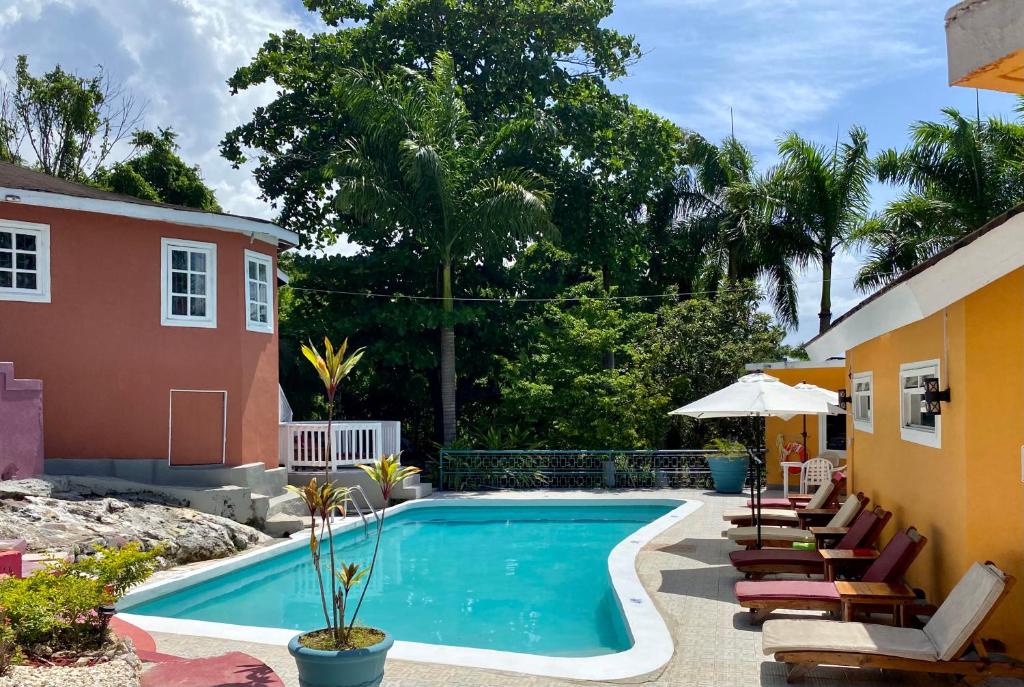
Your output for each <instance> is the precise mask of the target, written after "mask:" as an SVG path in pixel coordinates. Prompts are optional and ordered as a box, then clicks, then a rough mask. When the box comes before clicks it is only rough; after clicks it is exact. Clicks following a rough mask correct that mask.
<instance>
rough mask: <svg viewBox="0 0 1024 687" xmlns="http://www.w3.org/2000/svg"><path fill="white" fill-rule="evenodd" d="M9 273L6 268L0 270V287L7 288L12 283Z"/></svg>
mask: <svg viewBox="0 0 1024 687" xmlns="http://www.w3.org/2000/svg"><path fill="white" fill-rule="evenodd" d="M11 279H12V277H11V273H10V272H9V271H7V270H0V289H9V288H11V285H12V284H13V283H14V282H13V281H11Z"/></svg>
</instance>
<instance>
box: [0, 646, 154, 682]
mask: <svg viewBox="0 0 1024 687" xmlns="http://www.w3.org/2000/svg"><path fill="white" fill-rule="evenodd" d="M141 675H142V664H141V663H140V662H139V659H138V657H137V656H136V655H135V654H134V653H131V654H125V655H122V656H120V657H118V658H115V659H113V660H111V661H107V662H106V663H100V664H99V665H95V666H90V667H88V668H29V667H26V666H15V667H14V668H12V669H11V672H10V675H7V676H6V677H0V687H139V680H140V676H141Z"/></svg>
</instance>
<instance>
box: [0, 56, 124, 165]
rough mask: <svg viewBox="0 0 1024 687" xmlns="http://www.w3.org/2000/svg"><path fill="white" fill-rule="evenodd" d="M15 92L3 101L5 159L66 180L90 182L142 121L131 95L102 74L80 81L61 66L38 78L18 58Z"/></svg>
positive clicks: (0, 155)
mask: <svg viewBox="0 0 1024 687" xmlns="http://www.w3.org/2000/svg"><path fill="white" fill-rule="evenodd" d="M9 81H10V82H11V83H12V86H11V88H9V89H5V90H4V91H3V93H2V95H0V159H3V160H6V161H8V162H17V163H21V162H24V161H25V160H23V159H22V155H23V153H24V152H27V151H28V150H30V151H31V153H32V158H31V159H29V160H27V162H28V163H29V164H32V165H34V166H36V167H38V168H39V169H40V170H41V171H43V172H45V173H47V174H51V175H53V176H56V177H60V178H62V179H71V180H73V181H85V180H88V179H89V178H90V177H91V176H92V174H93V173H94V172H95V170H96V169H98V168H99V167H100V166H101V165H102V164H103V162H104V160H105V159H106V158H107V156H108V155H110V152H111V151H112V149H113V148H114V146H115V145H116V144H117V143H118V142H119V141H121V140H122V139H124V138H125V137H127V136H128V135H129V133H130V132H131V130H132V128H133V127H134V125H135V124H136V123H137V122H138V120H139V118H140V112H139V109H138V108H137V107H136V105H135V103H134V101H133V99H132V97H131V95H130V94H125V93H123V92H122V91H121V89H120V88H119V87H118V86H117V84H114V83H112V82H111V81H110V80H109V79H108V78H107V76H106V75H105V74H104V73H103V71H102V69H101V70H100V71H99V72H98V73H97V74H96V75H95V76H91V77H81V76H78V75H77V74H74V73H71V72H68V71H65V70H64V69H62V68H61V67H60V65H57V66H56V67H54V68H53V69H52V70H50V71H49V72H46V73H45V74H43V75H42V76H34V75H33V74H32V73H31V72H30V71H29V67H28V58H27V57H26V56H25V55H19V56H18V59H17V63H16V65H15V69H14V73H13V74H11V75H10V77H9Z"/></svg>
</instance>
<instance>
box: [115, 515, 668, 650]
mask: <svg viewBox="0 0 1024 687" xmlns="http://www.w3.org/2000/svg"><path fill="white" fill-rule="evenodd" d="M679 505H681V502H675V503H674V504H673V505H646V504H645V505H637V504H629V503H628V502H626V503H625V504H622V505H614V504H611V503H609V504H607V505H604V504H600V505H590V506H564V505H521V506H504V505H502V506H465V505H451V506H449V505H444V506H440V507H434V508H411V509H407V510H404V511H400V512H398V513H395V514H393V515H389V516H388V518H387V521H386V524H385V527H384V538H383V543H382V545H381V555H380V557H379V559H378V564H377V572H376V573H375V575H374V579H373V580H372V581H371V582H370V589H369V592H368V593H367V597H366V602H365V603H364V606H363V610H362V612H361V614H360V622H361V624H367V625H373V626H376V627H382V628H385V629H387V630H388V631H389V632H390V633H391V634H392V635H394V637H395V638H396V639H400V640H406V641H414V642H424V643H428V644H446V645H453V646H464V647H476V648H483V649H495V650H499V651H515V652H522V653H530V654H539V655H545V656H596V655H601V654H609V653H615V652H618V651H623V650H625V649H628V648H629V647H630V646H631V640H630V638H629V635H628V633H627V631H626V626H625V621H624V619H623V617H622V613H621V611H620V609H619V607H618V604H617V603H616V601H615V597H614V592H613V591H612V588H611V581H610V579H609V574H608V555H609V553H611V550H612V549H613V548H614V547H615V545H616V544H618V543H619V542H620V541H622V540H623V539H625V538H626V537H628V536H629V535H630V534H631V533H633V532H635V531H636V530H638V529H639V528H640V527H642V526H644V525H646V524H648V523H650V522H652V521H654V520H656V519H657V518H659V517H661V516H662V515H665V514H666V513H668V512H669V511H671V510H673V509H674V508H675V507H677V506H679ZM373 533H374V531H373V527H372V526H371V528H370V536H367V535H365V534H364V531H363V528H362V527H359V528H358V529H356V530H353V531H349V532H344V533H341V534H338V535H336V536H335V547H336V552H337V557H338V559H339V560H345V561H354V562H360V563H362V562H369V559H370V555H371V552H372V545H373V537H372V535H373ZM324 550H325V552H326V546H325V547H324ZM325 557H326V556H325ZM124 610H126V611H127V612H130V613H136V614H141V615H153V616H161V617H168V618H185V619H191V620H206V621H213V622H221V623H231V624H235V625H252V626H257V627H268V628H285V629H295V630H312V629H316V628H319V627H322V626H323V625H324V622H323V614H322V611H321V606H320V596H319V593H318V591H317V586H316V581H315V576H314V575H313V573H312V564H311V563H310V560H309V551H308V549H307V548H306V547H302V548H300V549H296V550H293V551H289V552H287V553H283V554H281V555H279V556H276V557H274V558H271V559H268V560H265V561H262V562H260V563H255V564H253V565H250V566H248V567H245V568H241V569H239V570H236V571H233V572H230V573H227V574H225V575H222V576H220V577H217V578H214V579H212V580H208V581H206V582H201V583H198V584H195V585H192V586H190V587H187V588H184V589H181V590H179V591H177V592H173V593H170V594H168V595H166V596H162V597H159V598H156V599H153V600H151V601H148V602H145V603H142V604H139V605H136V606H132V607H130V608H126V609H124Z"/></svg>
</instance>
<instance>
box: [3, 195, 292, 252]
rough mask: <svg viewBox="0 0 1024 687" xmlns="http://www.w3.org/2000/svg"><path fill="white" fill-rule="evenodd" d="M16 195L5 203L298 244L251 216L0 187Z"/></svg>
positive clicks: (275, 226) (285, 233)
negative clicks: (112, 216)
mask: <svg viewBox="0 0 1024 687" xmlns="http://www.w3.org/2000/svg"><path fill="white" fill-rule="evenodd" d="M12 196H13V197H16V198H17V199H18V200H14V201H11V200H8V201H5V202H10V203H14V204H17V205H35V206H37V207H45V208H57V209H59V210H79V211H82V212H100V213H103V214H107V215H120V216H122V217H133V218H135V219H143V220H153V221H157V222H170V223H172V224H183V225H185V226H190V227H205V228H209V229H219V230H221V231H231V232H236V233H239V234H245V235H247V236H252V237H254V238H257V239H259V240H260V241H264V242H266V243H269V244H271V245H274V246H279V245H281V244H282V243H283V244H287V245H289V246H297V245H299V236H298V234H296V233H295V232H293V231H288V230H287V229H282V228H281V227H279V226H277V225H276V224H270V223H269V222H260V221H258V220H255V219H250V218H248V217H238V216H237V215H224V214H217V213H213V212H202V211H199V210H178V209H177V208H171V207H161V206H157V205H144V204H142V203H133V202H131V201H128V200H102V199H99V198H82V197H80V196H70V195H65V194H63V193H47V192H44V191H28V190H25V189H20V188H9V187H6V186H0V199H2V198H6V197H12Z"/></svg>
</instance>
